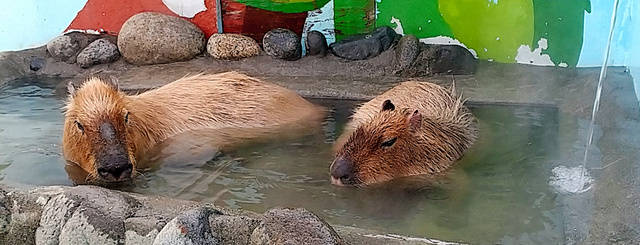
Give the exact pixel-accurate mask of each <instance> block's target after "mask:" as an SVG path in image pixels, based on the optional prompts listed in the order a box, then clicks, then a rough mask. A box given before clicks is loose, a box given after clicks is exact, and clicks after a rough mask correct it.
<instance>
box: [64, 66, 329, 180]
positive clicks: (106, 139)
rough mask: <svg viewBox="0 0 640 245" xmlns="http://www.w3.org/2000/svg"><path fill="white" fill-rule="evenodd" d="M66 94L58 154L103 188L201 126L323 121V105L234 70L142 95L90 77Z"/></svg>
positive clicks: (242, 126) (282, 125)
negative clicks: (155, 148)
mask: <svg viewBox="0 0 640 245" xmlns="http://www.w3.org/2000/svg"><path fill="white" fill-rule="evenodd" d="M69 92H70V95H69V98H68V101H67V105H66V107H65V109H66V112H65V123H64V133H63V142H62V144H63V154H64V156H65V158H66V159H67V161H69V162H71V163H74V164H76V165H78V166H79V167H81V168H82V169H84V171H86V172H87V173H89V177H90V178H94V179H95V180H96V182H102V183H104V182H120V181H124V180H128V179H131V178H132V177H133V176H134V175H135V174H136V170H138V169H140V168H139V167H142V166H137V164H138V161H137V160H138V159H141V158H142V156H143V155H144V154H145V153H146V152H147V151H149V149H151V148H152V147H153V146H154V145H156V144H158V143H160V142H162V141H163V140H165V139H167V138H169V137H171V136H173V135H177V134H181V133H185V132H188V131H196V130H206V129H221V130H226V129H235V130H236V131H238V129H240V131H241V130H242V129H247V130H249V131H250V130H253V129H256V128H279V129H282V131H288V130H290V128H291V126H292V125H298V124H306V123H308V122H312V121H316V122H320V121H321V120H322V118H323V116H324V110H323V109H322V108H321V107H319V106H315V105H313V104H311V103H310V102H308V101H306V100H305V99H303V98H302V97H300V96H299V95H298V94H296V93H295V92H293V91H290V90H288V89H285V88H282V87H279V86H277V85H274V84H270V83H267V82H263V81H260V80H258V79H255V78H252V77H249V76H246V75H243V74H240V73H237V72H227V73H221V74H215V75H202V74H201V75H195V76H190V77H185V78H182V79H179V80H177V81H174V82H172V83H169V84H167V85H165V86H162V87H160V88H157V89H154V90H150V91H147V92H144V93H142V94H139V95H127V94H125V93H124V92H122V91H120V90H119V89H118V87H117V84H115V83H114V82H111V81H110V80H109V79H101V78H96V77H93V78H89V79H87V80H86V81H85V82H84V83H83V84H82V85H81V86H79V87H78V88H76V87H74V86H73V85H72V84H70V86H69ZM269 132H273V131H269ZM239 137H244V138H243V139H248V138H251V137H250V136H248V135H246V134H245V135H241V136H239Z"/></svg>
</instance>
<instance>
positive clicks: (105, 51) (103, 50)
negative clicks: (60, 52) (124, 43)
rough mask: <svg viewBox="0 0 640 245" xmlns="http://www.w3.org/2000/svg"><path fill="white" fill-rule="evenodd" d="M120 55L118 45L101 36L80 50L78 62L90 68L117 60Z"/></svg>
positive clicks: (81, 65) (83, 66)
mask: <svg viewBox="0 0 640 245" xmlns="http://www.w3.org/2000/svg"><path fill="white" fill-rule="evenodd" d="M119 57H120V52H118V46H116V45H115V44H113V43H112V42H110V41H109V40H107V39H106V38H101V39H98V40H96V41H93V42H92V43H91V44H89V46H87V47H86V48H85V49H83V50H82V51H80V53H79V54H78V57H77V63H78V65H80V67H82V68H88V67H90V66H92V65H97V64H105V63H111V62H114V61H116V60H117V59H118V58H119Z"/></svg>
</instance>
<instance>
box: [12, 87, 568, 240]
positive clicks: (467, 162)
mask: <svg viewBox="0 0 640 245" xmlns="http://www.w3.org/2000/svg"><path fill="white" fill-rule="evenodd" d="M56 82H57V81H29V80H25V81H24V82H21V83H19V84H18V85H15V86H9V87H5V88H0V178H1V180H0V182H1V183H5V184H12V185H18V184H37V185H54V184H63V185H71V181H69V179H68V177H67V175H66V173H65V171H64V160H63V159H62V156H61V154H60V138H61V135H62V119H63V116H62V110H61V107H62V106H63V102H62V98H61V97H62V95H61V94H62V93H61V92H60V90H56V89H54V84H56ZM56 91H58V92H56ZM314 102H316V103H320V104H323V105H325V106H327V107H329V108H331V109H332V112H331V113H330V117H329V118H328V119H327V120H326V121H325V124H324V128H323V130H322V131H321V132H318V133H317V134H313V135H307V136H304V137H301V138H297V139H291V140H279V141H274V142H268V143H264V144H254V145H248V146H245V147H242V148H240V149H235V150H233V151H228V152H222V153H221V152H217V151H216V150H215V149H207V148H203V147H200V146H199V145H198V144H196V143H193V142H189V141H184V142H181V143H180V144H172V146H171V147H172V148H171V149H170V150H168V151H166V152H165V153H166V155H163V156H162V158H161V159H158V161H159V162H161V163H162V166H160V167H158V168H157V169H156V170H154V171H150V172H146V173H145V174H144V176H140V178H139V179H138V180H137V182H136V186H135V187H133V188H131V189H129V190H131V191H135V192H139V193H152V194H160V195H165V196H171V197H177V198H182V199H190V200H198V201H209V202H214V203H215V204H217V205H222V206H227V207H232V208H244V209H249V210H253V211H257V212H262V211H264V210H266V209H268V208H271V207H274V206H293V207H304V208H307V209H309V210H312V211H314V212H315V213H317V214H318V215H320V216H321V217H323V218H325V219H326V220H327V221H329V222H330V223H333V224H342V225H353V226H357V227H363V228H369V229H374V230H378V231H381V232H388V233H396V234H402V235H410V236H422V237H432V238H437V239H442V240H450V241H463V242H472V243H479V244H487V243H519V244H522V243H531V244H558V243H562V241H564V240H563V239H564V237H563V229H562V218H561V213H560V209H559V207H558V204H557V202H556V200H555V199H556V195H557V194H555V193H554V191H553V190H552V189H551V188H550V186H549V183H548V181H549V176H550V175H551V172H552V171H551V169H552V167H553V166H552V163H553V162H554V160H553V159H554V157H555V156H556V154H557V153H558V152H560V151H562V149H559V148H560V146H561V145H564V144H560V143H559V142H558V141H559V139H558V131H559V122H558V120H559V119H558V112H557V110H556V109H554V108H549V107H533V106H502V105H472V110H473V113H474V114H475V115H476V116H477V117H478V118H479V121H480V132H481V136H480V140H479V142H478V143H477V144H476V145H475V146H474V147H473V148H472V150H471V151H470V152H469V153H468V154H467V155H466V156H465V157H464V159H463V160H462V161H461V162H460V163H459V164H457V165H456V167H455V168H454V169H453V170H452V171H451V173H450V174H449V175H447V176H446V177H442V178H437V179H426V178H421V177H413V178H406V179H402V180H398V181H394V182H393V183H389V184H385V185H382V186H378V187H375V188H366V189H354V188H344V187H336V186H332V185H331V184H330V183H329V179H328V178H329V176H328V167H329V164H330V162H331V160H332V154H331V142H332V141H333V139H335V138H336V137H337V135H339V134H340V129H341V128H342V126H343V125H344V123H345V122H346V120H347V116H348V115H349V113H350V110H351V107H352V106H354V105H355V104H356V102H350V101H326V100H325V101H314Z"/></svg>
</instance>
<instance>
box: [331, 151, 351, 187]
mask: <svg viewBox="0 0 640 245" xmlns="http://www.w3.org/2000/svg"><path fill="white" fill-rule="evenodd" d="M330 171H331V182H332V183H333V184H337V185H340V184H342V185H346V184H351V183H352V182H353V176H354V172H353V163H352V162H351V161H349V160H348V159H346V158H344V157H338V158H336V160H334V161H333V164H331V169H330Z"/></svg>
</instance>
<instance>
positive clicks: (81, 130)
mask: <svg viewBox="0 0 640 245" xmlns="http://www.w3.org/2000/svg"><path fill="white" fill-rule="evenodd" d="M74 123H75V124H76V126H77V127H78V129H79V130H80V132H82V133H83V134H84V126H82V124H80V122H78V121H75V122H74Z"/></svg>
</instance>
